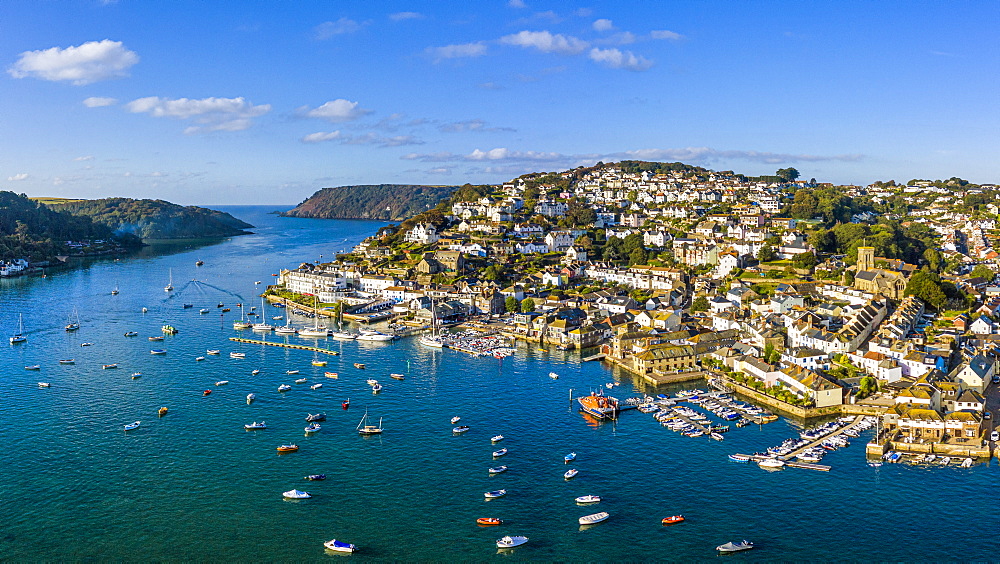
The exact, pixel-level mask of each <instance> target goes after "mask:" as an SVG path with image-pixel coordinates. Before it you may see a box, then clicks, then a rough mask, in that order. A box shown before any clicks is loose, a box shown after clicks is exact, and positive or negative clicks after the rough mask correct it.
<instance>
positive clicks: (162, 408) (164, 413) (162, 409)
mask: <svg viewBox="0 0 1000 564" xmlns="http://www.w3.org/2000/svg"><path fill="white" fill-rule="evenodd" d="M156 412H157V413H159V414H160V417H163V416H164V415H166V414H167V408H165V407H161V408H160V409H158V410H157V411H156Z"/></svg>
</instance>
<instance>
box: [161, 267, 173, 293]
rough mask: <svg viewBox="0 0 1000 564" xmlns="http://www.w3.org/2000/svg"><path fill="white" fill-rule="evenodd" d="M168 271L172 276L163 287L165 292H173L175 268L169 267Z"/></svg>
mask: <svg viewBox="0 0 1000 564" xmlns="http://www.w3.org/2000/svg"><path fill="white" fill-rule="evenodd" d="M167 272H169V274H168V276H169V277H170V278H169V281H168V282H167V285H166V286H164V287H163V291H164V292H173V291H174V269H172V268H170V269H167Z"/></svg>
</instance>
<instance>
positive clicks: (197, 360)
mask: <svg viewBox="0 0 1000 564" xmlns="http://www.w3.org/2000/svg"><path fill="white" fill-rule="evenodd" d="M203 360H205V357H203V356H196V357H194V361H195V362H201V361H203Z"/></svg>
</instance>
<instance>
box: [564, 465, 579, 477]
mask: <svg viewBox="0 0 1000 564" xmlns="http://www.w3.org/2000/svg"><path fill="white" fill-rule="evenodd" d="M579 473H580V471H579V470H577V469H576V468H570V469H569V470H567V471H566V472H565V473H564V474H563V478H566V479H567V480H569V479H570V478H573V477H574V476H576V475H577V474H579Z"/></svg>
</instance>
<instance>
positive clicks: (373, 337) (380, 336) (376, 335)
mask: <svg viewBox="0 0 1000 564" xmlns="http://www.w3.org/2000/svg"><path fill="white" fill-rule="evenodd" d="M395 338H396V336H395V335H386V334H385V333H380V332H378V331H371V330H367V329H364V330H362V331H361V334H360V335H358V340H359V341H391V340H393V339H395Z"/></svg>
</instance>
